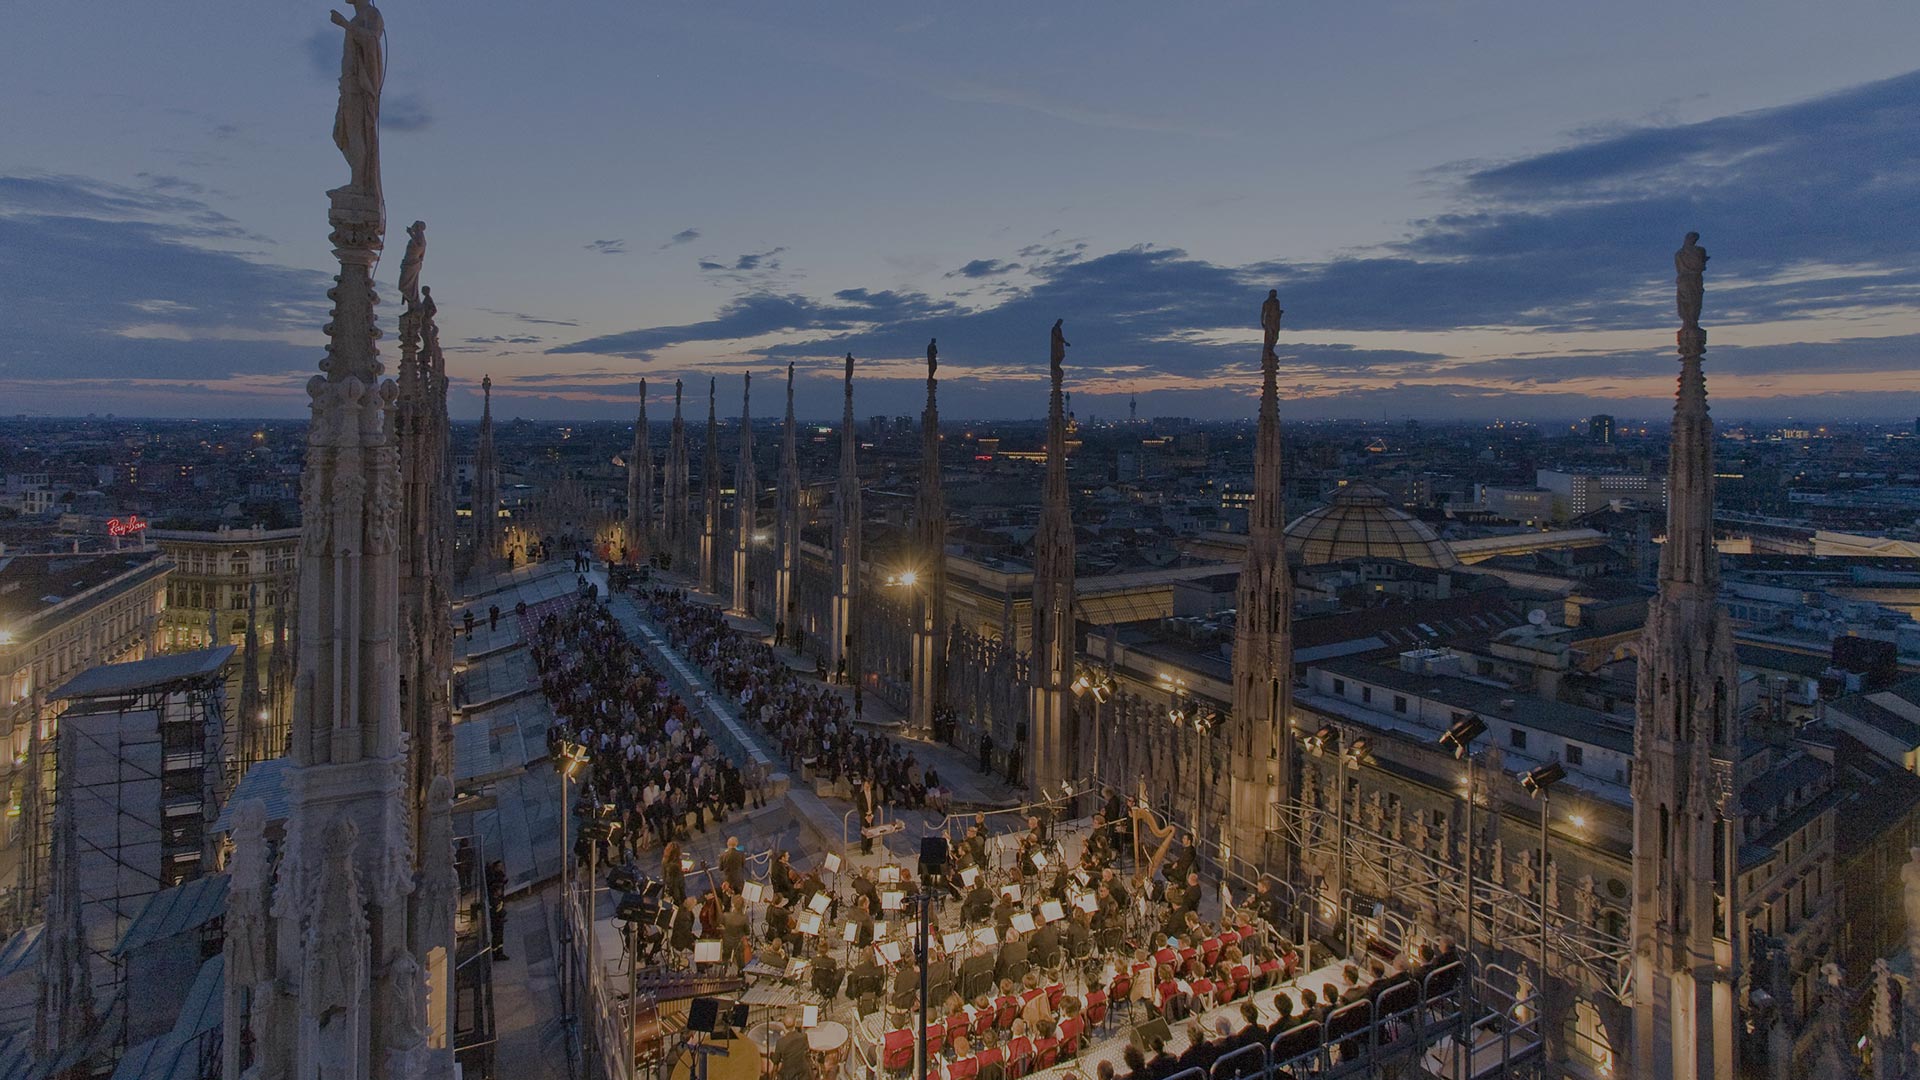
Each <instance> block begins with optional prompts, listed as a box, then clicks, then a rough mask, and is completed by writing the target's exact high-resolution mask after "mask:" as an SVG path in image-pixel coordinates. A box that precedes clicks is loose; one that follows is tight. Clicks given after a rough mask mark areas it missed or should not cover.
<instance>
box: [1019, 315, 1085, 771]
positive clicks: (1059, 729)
mask: <svg viewBox="0 0 1920 1080" xmlns="http://www.w3.org/2000/svg"><path fill="white" fill-rule="evenodd" d="M1061 322H1062V320H1055V322H1054V324H1053V335H1052V346H1051V357H1050V360H1049V363H1048V368H1049V372H1050V374H1051V376H1052V380H1053V392H1052V396H1051V397H1050V398H1049V400H1048V406H1047V473H1046V486H1045V488H1044V489H1043V490H1042V493H1041V500H1040V527H1039V528H1038V529H1037V530H1036V531H1035V532H1034V536H1033V650H1032V658H1031V660H1030V662H1029V665H1028V672H1029V675H1030V677H1031V682H1032V685H1033V708H1032V718H1033V720H1032V745H1031V747H1030V748H1029V752H1028V753H1027V754H1026V758H1027V769H1026V772H1027V780H1028V783H1029V784H1031V785H1032V788H1033V791H1034V793H1035V794H1040V793H1041V792H1043V791H1044V790H1047V789H1053V788H1057V787H1059V785H1060V784H1061V782H1063V781H1068V780H1073V779H1076V778H1077V777H1078V776H1079V772H1080V770H1079V768H1078V763H1077V761H1076V759H1075V756H1074V755H1075V753H1076V745H1077V741H1078V740H1077V738H1076V735H1077V732H1076V731H1075V730H1074V718H1073V698H1072V691H1071V687H1072V685H1073V657H1074V647H1073V637H1074V595H1073V588H1074V577H1073V571H1074V566H1073V563H1074V543H1073V520H1072V517H1071V514H1072V505H1071V498H1070V494H1069V491H1068V488H1067V413H1066V396H1065V390H1064V389H1063V383H1064V381H1065V378H1066V372H1065V362H1066V357H1067V348H1068V344H1069V343H1068V341H1067V339H1066V337H1065V336H1064V334H1063V333H1062V331H1061Z"/></svg>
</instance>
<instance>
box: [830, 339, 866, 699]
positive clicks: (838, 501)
mask: <svg viewBox="0 0 1920 1080" xmlns="http://www.w3.org/2000/svg"><path fill="white" fill-rule="evenodd" d="M846 364H847V374H846V403H845V405H844V407H843V408H842V410H841V417H840V476H839V483H838V484H837V485H836V487H835V489H834V507H833V547H834V562H833V567H834V569H833V618H832V620H831V622H832V632H833V646H832V650H831V652H832V655H833V660H834V662H835V664H836V666H838V665H842V664H844V665H845V669H846V674H847V677H848V678H849V679H852V680H855V681H856V682H857V681H858V680H859V678H860V663H859V659H860V657H859V619H860V610H859V606H860V467H859V462H858V461H857V459H856V455H857V453H858V450H859V446H860V436H859V434H858V433H857V432H856V431H855V430H854V426H853V354H852V353H848V354H847V361H846Z"/></svg>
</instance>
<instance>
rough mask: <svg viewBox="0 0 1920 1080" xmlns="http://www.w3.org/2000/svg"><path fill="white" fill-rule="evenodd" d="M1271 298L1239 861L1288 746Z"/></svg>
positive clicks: (1248, 623)
mask: <svg viewBox="0 0 1920 1080" xmlns="http://www.w3.org/2000/svg"><path fill="white" fill-rule="evenodd" d="M1281 314H1282V312H1281V310H1280V299H1279V293H1278V291H1276V290H1269V291H1268V293H1267V299H1266V302H1265V303H1264V304H1262V305H1261V308H1260V324H1261V329H1262V331H1263V333H1264V336H1265V341H1264V344H1263V345H1262V347H1261V350H1260V421H1259V429H1258V432H1257V434H1256V435H1255V438H1254V458H1253V505H1252V506H1251V507H1250V508H1249V511H1248V515H1247V525H1248V529H1247V534H1248V535H1247V555H1246V560H1245V562H1244V563H1243V564H1242V566H1241V569H1240V583H1239V602H1238V612H1239V614H1238V617H1237V618H1236V619H1235V621H1234V632H1233V702H1232V707H1233V724H1232V727H1231V729H1230V742H1231V746H1230V751H1231V754H1230V757H1231V769H1232V775H1231V789H1230V793H1229V802H1230V805H1229V808H1228V814H1229V824H1230V826H1231V831H1230V833H1229V836H1230V839H1231V841H1232V844H1233V847H1234V849H1235V850H1236V851H1237V852H1238V853H1240V855H1241V856H1242V857H1243V858H1246V859H1248V860H1250V861H1253V862H1255V863H1256V864H1257V863H1259V862H1260V861H1261V860H1262V858H1263V856H1268V855H1271V856H1272V857H1273V858H1274V859H1275V860H1277V862H1278V863H1279V864H1280V865H1285V864H1286V854H1285V853H1284V852H1272V853H1269V852H1264V851H1262V845H1263V843H1264V841H1265V839H1266V837H1268V836H1270V835H1271V836H1276V837H1279V836H1281V835H1283V834H1281V833H1280V832H1279V831H1277V830H1271V829H1270V826H1271V825H1273V824H1274V822H1273V820H1272V819H1273V813H1272V810H1271V807H1272V805H1273V804H1274V803H1275V802H1276V801H1284V800H1286V799H1288V798H1290V789H1291V780H1292V752H1291V751H1292V747H1291V740H1289V739H1288V738H1287V736H1286V730H1285V723H1286V718H1287V716H1288V714H1289V712H1290V704H1291V700H1292V696H1293V644H1292V622H1293V582H1292V578H1291V576H1290V575H1289V572H1288V569H1287V551H1286V535H1285V525H1286V514H1285V508H1286V499H1285V494H1284V489H1283V487H1282V477H1281V469H1282V462H1281V444H1280V377H1279V366H1280V358H1279V356H1278V354H1276V352H1275V351H1274V342H1275V340H1276V339H1277V338H1278V337H1279V334H1280V316H1281Z"/></svg>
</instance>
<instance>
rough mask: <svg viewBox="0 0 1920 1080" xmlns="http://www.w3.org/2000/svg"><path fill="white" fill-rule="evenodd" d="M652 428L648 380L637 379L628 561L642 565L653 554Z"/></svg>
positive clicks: (629, 480) (629, 469)
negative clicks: (638, 394)
mask: <svg viewBox="0 0 1920 1080" xmlns="http://www.w3.org/2000/svg"><path fill="white" fill-rule="evenodd" d="M652 434H653V429H652V428H651V427H649V426H648V424H647V380H645V379H641V380H640V417H639V419H637V420H635V421H634V424H633V451H632V452H631V453H629V454H628V455H627V561H628V562H632V563H640V562H645V561H646V559H647V556H648V555H650V554H652V552H653V538H652V533H653V446H652V445H651V442H650V440H651V437H652Z"/></svg>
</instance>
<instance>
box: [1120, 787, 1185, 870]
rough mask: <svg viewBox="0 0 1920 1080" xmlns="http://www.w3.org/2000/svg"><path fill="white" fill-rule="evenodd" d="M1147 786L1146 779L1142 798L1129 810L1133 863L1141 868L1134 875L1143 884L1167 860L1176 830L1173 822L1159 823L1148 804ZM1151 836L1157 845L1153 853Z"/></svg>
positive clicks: (1141, 791)
mask: <svg viewBox="0 0 1920 1080" xmlns="http://www.w3.org/2000/svg"><path fill="white" fill-rule="evenodd" d="M1146 786H1147V785H1146V783H1145V781H1142V782H1141V784H1140V800H1139V801H1138V802H1136V803H1134V805H1133V808H1132V809H1131V810H1129V811H1128V816H1129V817H1131V818H1133V864H1134V865H1135V866H1137V867H1139V868H1140V871H1139V873H1137V874H1136V875H1134V881H1135V882H1136V883H1138V884H1142V885H1144V884H1146V883H1147V882H1149V881H1152V880H1153V876H1154V875H1155V874H1158V873H1159V872H1160V864H1161V863H1163V862H1165V861H1166V859H1167V852H1168V851H1170V850H1172V848H1173V834H1174V832H1175V830H1174V827H1173V822H1171V821H1169V822H1167V823H1166V824H1165V825H1160V824H1158V823H1157V818H1156V817H1155V815H1154V812H1153V811H1152V810H1151V809H1150V808H1148V806H1147V791H1146ZM1149 836H1151V837H1152V838H1153V841H1154V843H1155V844H1156V845H1157V846H1156V847H1154V849H1153V852H1152V854H1148V853H1147V842H1148V841H1147V837H1149Z"/></svg>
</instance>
